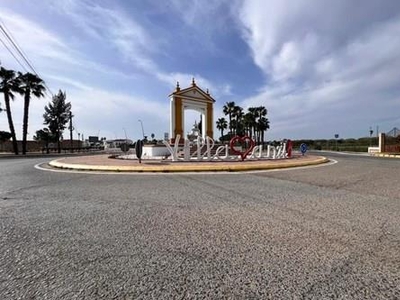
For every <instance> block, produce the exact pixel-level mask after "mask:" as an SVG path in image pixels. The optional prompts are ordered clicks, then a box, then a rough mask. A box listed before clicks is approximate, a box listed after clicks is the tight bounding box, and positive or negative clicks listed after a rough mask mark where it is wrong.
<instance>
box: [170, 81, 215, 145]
mask: <svg viewBox="0 0 400 300" xmlns="http://www.w3.org/2000/svg"><path fill="white" fill-rule="evenodd" d="M169 97H170V99H171V103H170V105H171V107H170V141H171V143H174V142H175V138H176V137H177V136H178V135H180V136H181V137H184V136H185V135H184V132H183V128H184V124H185V110H187V109H192V110H195V111H197V112H199V113H200V114H201V115H202V128H201V132H202V136H203V138H205V137H206V136H208V137H210V138H212V139H213V138H214V132H213V123H214V120H213V114H214V112H213V109H214V102H215V100H214V99H213V98H212V97H211V96H210V93H209V91H208V89H207V91H206V92H205V91H203V90H202V89H201V88H199V87H198V86H197V85H196V82H195V81H194V78H193V79H192V85H191V86H190V87H188V88H185V89H181V88H180V87H179V82H177V84H176V89H175V91H174V92H173V93H172V94H171V95H169Z"/></svg>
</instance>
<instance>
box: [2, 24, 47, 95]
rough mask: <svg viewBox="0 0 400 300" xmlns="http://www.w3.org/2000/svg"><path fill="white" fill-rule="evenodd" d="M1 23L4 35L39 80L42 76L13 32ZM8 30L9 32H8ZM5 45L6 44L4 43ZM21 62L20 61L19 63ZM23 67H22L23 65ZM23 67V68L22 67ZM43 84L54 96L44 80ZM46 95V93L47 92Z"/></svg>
mask: <svg viewBox="0 0 400 300" xmlns="http://www.w3.org/2000/svg"><path fill="white" fill-rule="evenodd" d="M0 21H1V23H2V24H0V30H1V31H2V32H3V35H4V36H5V37H6V38H7V39H8V41H9V42H10V43H11V45H12V46H13V47H14V48H15V50H17V52H18V54H19V56H21V57H22V59H23V60H24V61H25V63H26V64H27V65H28V66H29V67H30V69H31V70H32V71H33V73H34V74H35V75H36V76H38V77H39V78H41V76H40V74H38V72H36V70H35V68H34V67H33V64H32V63H31V62H30V60H29V59H28V56H27V55H26V54H25V53H24V51H23V50H22V48H21V47H20V46H19V45H18V43H17V41H16V39H15V38H14V37H13V35H12V34H11V31H10V30H9V29H8V28H7V27H6V25H5V23H4V21H3V20H2V19H1V18H0ZM6 29H7V30H6ZM7 31H8V32H9V33H8V32H7ZM3 44H4V42H3ZM6 48H7V49H8V50H9V51H10V53H12V52H11V49H9V48H8V47H7V46H6ZM12 55H13V57H14V58H15V59H16V60H17V61H18V59H17V58H16V57H15V55H14V54H13V53H12ZM18 62H19V61H18ZM19 64H20V65H21V63H20V62H19ZM21 66H22V65H21ZM22 67H23V66H22ZM23 69H24V70H25V71H27V70H26V68H25V67H23ZM43 84H44V86H45V87H46V89H47V90H48V91H49V92H50V94H51V95H53V92H52V91H51V89H50V88H49V87H48V86H47V84H46V82H45V81H44V80H43ZM45 93H46V92H45Z"/></svg>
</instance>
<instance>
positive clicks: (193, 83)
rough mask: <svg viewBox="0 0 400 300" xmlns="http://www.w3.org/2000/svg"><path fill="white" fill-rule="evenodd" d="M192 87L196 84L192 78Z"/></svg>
mask: <svg viewBox="0 0 400 300" xmlns="http://www.w3.org/2000/svg"><path fill="white" fill-rule="evenodd" d="M192 86H196V82H195V81H194V77H192Z"/></svg>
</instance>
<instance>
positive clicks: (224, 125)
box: [216, 118, 228, 138]
mask: <svg viewBox="0 0 400 300" xmlns="http://www.w3.org/2000/svg"><path fill="white" fill-rule="evenodd" d="M216 123H217V129H218V130H220V131H221V138H222V137H223V136H224V129H227V128H228V122H227V121H226V119H225V118H219V119H218V120H217V122H216Z"/></svg>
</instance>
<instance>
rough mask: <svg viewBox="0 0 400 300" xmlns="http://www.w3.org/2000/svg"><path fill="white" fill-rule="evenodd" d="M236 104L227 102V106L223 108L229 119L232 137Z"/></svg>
mask: <svg viewBox="0 0 400 300" xmlns="http://www.w3.org/2000/svg"><path fill="white" fill-rule="evenodd" d="M235 106H236V104H235V102H234V101H231V102H226V104H225V105H224V106H223V107H222V112H223V113H224V114H225V116H226V115H227V116H228V117H229V133H230V134H231V135H232V115H233V112H234V110H235Z"/></svg>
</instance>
